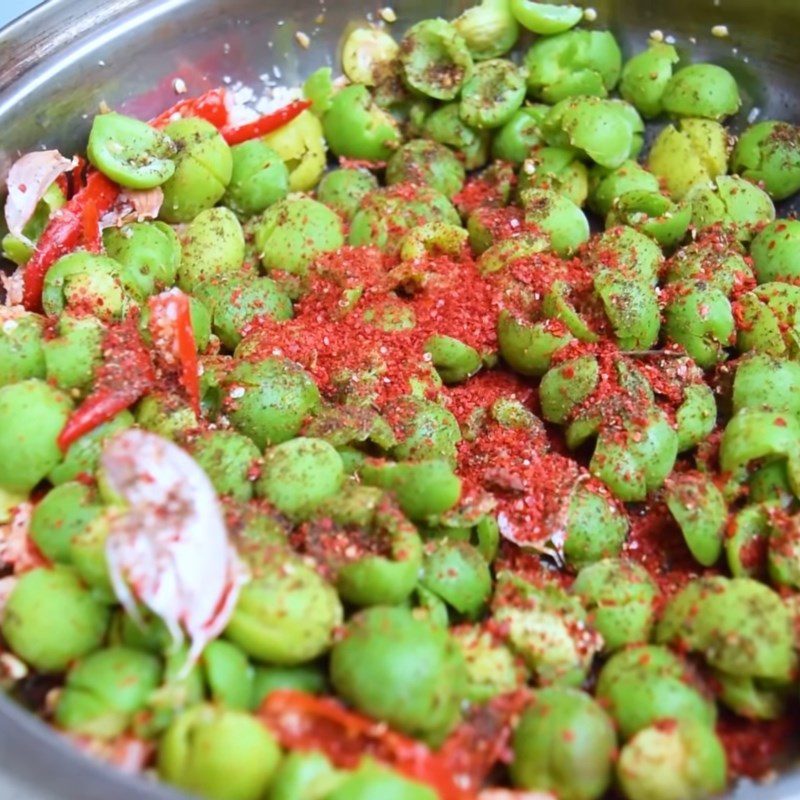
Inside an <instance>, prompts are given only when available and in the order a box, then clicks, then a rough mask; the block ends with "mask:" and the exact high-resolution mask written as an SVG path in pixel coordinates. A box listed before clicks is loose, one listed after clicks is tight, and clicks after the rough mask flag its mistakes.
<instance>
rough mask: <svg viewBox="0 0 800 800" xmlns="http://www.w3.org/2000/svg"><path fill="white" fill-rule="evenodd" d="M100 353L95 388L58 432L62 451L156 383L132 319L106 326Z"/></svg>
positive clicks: (134, 400) (148, 355)
mask: <svg viewBox="0 0 800 800" xmlns="http://www.w3.org/2000/svg"><path fill="white" fill-rule="evenodd" d="M103 353H104V354H105V360H104V362H103V364H102V365H101V367H100V368H99V369H98V371H97V375H96V376H95V389H94V391H93V392H92V393H91V394H90V395H89V396H88V397H87V398H86V399H85V400H84V401H83V402H82V403H81V404H80V406H78V408H77V409H76V410H75V411H74V412H73V413H72V414H71V415H70V418H69V419H68V420H67V424H66V425H65V426H64V428H63V429H62V431H61V433H60V434H59V437H58V446H59V447H60V448H61V450H62V451H66V450H67V449H68V448H69V446H70V445H71V444H72V443H73V442H74V441H76V440H77V439H79V438H80V437H81V436H83V435H84V434H86V433H89V432H90V431H93V430H94V429H95V428H97V427H98V426H100V425H102V424H103V423H104V422H108V421H109V420H111V419H113V417H115V416H116V415H117V414H119V412H120V411H124V410H125V409H126V408H128V407H129V406H131V405H133V404H134V403H135V402H136V401H137V400H138V399H139V398H140V397H142V395H144V394H145V392H147V390H148V389H150V387H151V386H152V385H153V384H154V383H155V374H154V372H153V365H152V363H151V362H150V354H149V352H148V350H147V348H146V347H145V345H144V342H142V339H141V337H140V336H139V331H138V330H137V328H136V324H135V321H134V320H132V319H131V320H126V321H125V322H122V323H120V324H117V325H112V326H111V327H110V328H109V329H108V332H107V333H106V336H105V338H104V340H103Z"/></svg>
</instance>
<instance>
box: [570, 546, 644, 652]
mask: <svg viewBox="0 0 800 800" xmlns="http://www.w3.org/2000/svg"><path fill="white" fill-rule="evenodd" d="M571 591H572V592H573V594H575V595H577V596H578V597H579V598H580V599H581V603H582V604H583V606H584V608H586V610H587V611H588V612H589V619H590V622H591V624H592V626H593V627H594V628H595V630H597V632H598V633H599V634H600V635H601V636H602V637H603V643H604V645H603V649H604V651H605V652H607V653H612V652H614V651H616V650H619V649H621V648H623V647H626V646H628V645H631V644H643V643H646V642H648V641H649V639H650V633H651V631H652V629H653V625H654V623H655V606H654V604H655V600H656V598H657V597H658V593H659V592H658V587H657V586H656V584H655V583H654V582H653V579H652V578H651V577H650V575H649V574H648V572H647V570H645V569H644V567H641V566H639V565H638V564H636V563H635V562H632V561H627V560H625V559H621V558H606V559H603V560H602V561H597V562H595V563H594V564H590V565H589V566H586V567H584V568H583V569H582V570H581V571H580V572H579V573H578V577H577V578H576V579H575V583H573V584H572V588H571Z"/></svg>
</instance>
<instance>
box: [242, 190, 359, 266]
mask: <svg viewBox="0 0 800 800" xmlns="http://www.w3.org/2000/svg"><path fill="white" fill-rule="evenodd" d="M255 244H256V247H257V248H258V255H259V257H260V258H261V263H262V264H263V265H264V268H265V269H266V270H267V271H273V270H283V271H285V272H289V273H291V274H292V275H305V274H306V273H307V271H308V268H309V267H310V266H311V264H312V263H313V262H314V260H315V259H316V258H317V256H319V255H320V254H321V253H326V252H329V251H331V250H337V249H338V248H340V247H341V246H342V245H343V244H344V235H343V233H342V220H341V219H340V217H339V215H338V214H336V212H335V211H332V210H331V209H330V208H328V207H327V206H326V205H323V204H322V203H320V202H318V201H316V200H312V199H311V198H310V197H304V196H301V195H289V197H287V198H285V199H283V200H279V201H278V202H277V203H275V204H273V205H271V206H270V207H269V208H268V209H267V210H266V211H265V212H264V213H263V214H262V215H261V219H260V221H259V223H258V227H257V228H256V234H255Z"/></svg>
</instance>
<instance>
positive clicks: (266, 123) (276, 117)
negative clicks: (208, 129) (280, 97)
mask: <svg viewBox="0 0 800 800" xmlns="http://www.w3.org/2000/svg"><path fill="white" fill-rule="evenodd" d="M310 107H311V101H310V100H295V101H294V102H292V103H289V105H287V106H284V107H283V108H279V109H278V110H277V111H273V112H272V113H271V114H265V115H264V116H263V117H259V118H258V119H254V120H253V121H252V122H246V123H245V124H244V125H237V126H226V127H224V128H222V129H221V130H220V133H221V134H222V135H223V137H224V138H225V141H226V142H227V143H228V144H231V145H233V144H241V143H242V142H247V141H249V140H250V139H257V138H258V137H259V136H266V135H267V134H268V133H272V132H273V131H276V130H278V128H282V127H283V126H284V125H287V124H288V123H290V122H291V121H292V120H293V119H294V118H295V117H299V116H300V114H302V113H303V112H304V111H305V110H306V109H307V108H310Z"/></svg>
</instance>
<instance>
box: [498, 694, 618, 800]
mask: <svg viewBox="0 0 800 800" xmlns="http://www.w3.org/2000/svg"><path fill="white" fill-rule="evenodd" d="M512 748H513V753H514V756H513V761H512V762H511V767H510V771H511V780H512V782H513V783H514V785H515V786H517V787H519V788H521V789H535V790H539V791H543V792H552V793H553V794H555V795H556V796H557V797H559V798H560V799H561V800H597V798H600V797H602V796H603V795H604V794H605V792H606V790H607V789H608V788H609V786H610V785H611V778H612V764H613V759H614V754H615V751H616V748H617V736H616V733H615V731H614V726H613V724H612V722H611V720H610V719H609V717H608V715H607V714H606V712H605V711H603V709H602V708H601V707H600V706H599V705H598V704H597V703H596V702H595V701H594V700H593V699H592V698H591V697H590V696H589V695H588V694H586V693H585V692H582V691H579V690H577V689H562V688H550V689H540V690H538V691H537V692H535V694H534V695H533V699H532V700H531V703H530V705H529V706H528V707H527V708H526V709H525V711H524V712H523V714H522V717H521V718H520V721H519V724H518V725H517V727H516V730H515V731H514V736H513V740H512Z"/></svg>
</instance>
